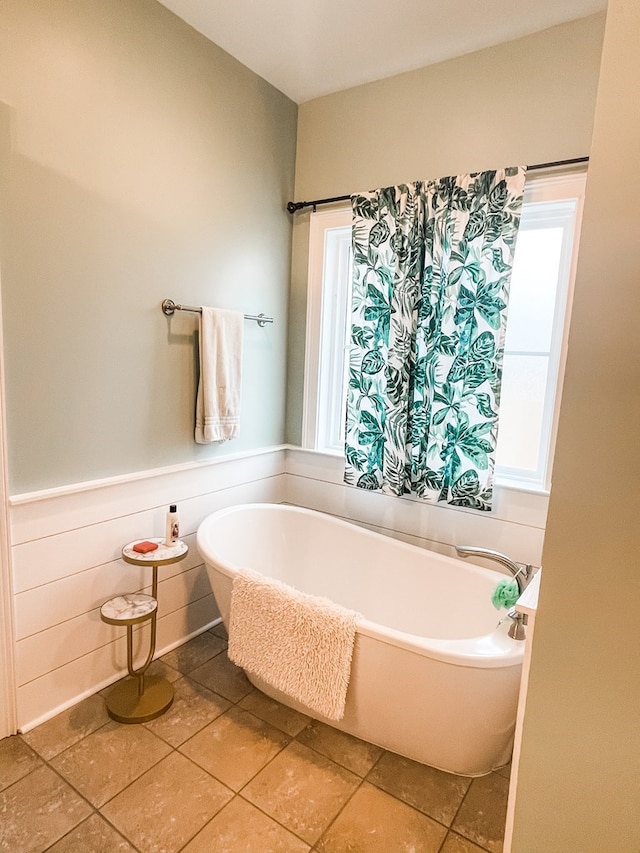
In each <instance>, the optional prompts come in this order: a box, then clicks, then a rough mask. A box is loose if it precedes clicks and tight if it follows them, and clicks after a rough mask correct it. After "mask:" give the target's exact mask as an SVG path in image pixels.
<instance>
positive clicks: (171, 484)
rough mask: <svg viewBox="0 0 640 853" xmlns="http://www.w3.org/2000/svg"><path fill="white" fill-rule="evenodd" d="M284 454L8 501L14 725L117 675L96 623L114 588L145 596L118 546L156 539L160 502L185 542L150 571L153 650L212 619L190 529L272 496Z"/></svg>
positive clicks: (139, 637)
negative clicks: (173, 515) (154, 598)
mask: <svg viewBox="0 0 640 853" xmlns="http://www.w3.org/2000/svg"><path fill="white" fill-rule="evenodd" d="M284 458H285V457H284V450H283V449H282V448H275V449H273V451H272V452H271V453H268V452H264V451H261V452H258V453H256V454H255V455H253V456H249V455H246V454H243V455H242V456H240V457H238V458H235V459H229V458H228V457H225V458H224V459H223V460H221V461H220V462H219V463H217V464H212V463H210V462H208V463H206V464H205V465H203V466H186V468H181V469H167V470H166V471H164V472H153V475H152V476H146V475H143V476H140V475H134V476H132V477H131V478H130V479H129V480H128V481H127V480H126V479H125V478H117V480H116V481H100V482H98V483H95V484H80V485H79V486H78V487H77V489H75V490H74V489H72V488H65V489H61V490H51V491H49V492H46V493H39V494H37V495H30V496H29V495H28V496H19V497H17V498H14V499H13V501H12V504H11V521H12V525H13V526H12V531H13V532H14V533H15V537H14V540H13V543H14V544H13V547H12V568H13V576H14V583H15V591H16V592H15V595H14V614H15V628H16V640H17V642H16V647H15V658H16V671H17V683H18V725H19V726H20V728H21V729H22V730H23V731H24V730H27V729H29V728H31V727H33V725H36V724H37V723H39V722H41V721H43V720H44V719H47V718H48V717H50V716H52V715H53V714H55V713H58V712H59V711H60V710H62V709H63V708H65V707H68V706H70V705H72V704H74V702H76V701H79V700H80V699H81V698H83V697H84V696H86V695H88V694H90V693H92V692H95V691H96V690H99V689H100V688H101V687H103V686H105V685H106V684H108V683H110V682H112V681H114V680H116V679H117V678H119V677H121V676H122V674H123V673H124V672H125V671H126V642H125V637H126V630H125V629H124V628H118V627H116V626H110V625H105V624H104V623H103V622H102V621H101V619H100V606H101V604H102V603H103V602H104V601H106V600H107V599H108V598H111V597H113V596H114V595H117V594H119V593H123V592H134V591H138V590H143V591H145V592H150V589H151V569H150V568H146V567H139V566H131V565H129V564H127V563H125V562H124V561H123V560H122V559H121V551H122V547H123V545H125V544H126V543H128V542H130V541H132V540H134V539H141V538H147V537H153V536H161V535H162V534H163V532H164V520H165V513H166V510H167V506H168V504H169V503H170V502H176V503H178V505H179V511H180V521H181V536H182V537H183V538H184V539H185V541H186V542H187V544H188V545H189V548H190V550H189V554H188V555H187V557H186V558H185V559H184V560H183V561H181V562H179V563H175V564H172V565H171V566H162V567H160V569H159V571H158V581H159V582H158V602H159V606H158V617H159V618H158V637H157V646H156V648H157V655H161V654H163V653H165V652H166V651H168V650H169V649H171V648H174V647H175V646H177V645H180V644H181V643H182V642H185V641H186V640H187V639H188V638H189V637H191V636H194V635H195V634H197V633H199V632H200V631H203V630H206V628H207V627H208V626H209V625H211V624H212V623H213V622H215V620H216V619H217V618H218V611H217V609H216V606H215V601H214V599H213V596H212V594H211V587H210V584H209V580H208V575H207V572H206V569H205V567H204V565H203V563H202V559H201V558H200V555H199V554H198V552H197V548H196V543H195V532H196V530H197V528H198V526H199V524H200V523H201V521H202V520H203V519H204V518H205V517H206V516H207V515H208V514H210V513H211V512H215V511H216V510H218V509H221V508H223V507H226V506H230V505H233V504H237V503H248V502H254V501H256V502H265V501H273V502H276V503H278V502H281V501H282V500H283V499H284V495H283V492H282V487H283V478H284V474H283V471H284ZM189 482H191V487H190V486H189ZM161 502H162V503H161ZM148 633H149V632H148V625H147V626H146V627H145V626H144V625H143V626H140V627H138V628H137V629H136V631H135V645H136V647H139V656H140V657H142V659H144V656H145V649H146V641H147V640H148ZM144 638H146V640H145V639H144Z"/></svg>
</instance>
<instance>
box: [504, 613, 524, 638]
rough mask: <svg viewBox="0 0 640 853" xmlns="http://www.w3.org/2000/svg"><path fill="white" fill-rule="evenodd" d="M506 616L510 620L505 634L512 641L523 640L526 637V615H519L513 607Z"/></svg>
mask: <svg viewBox="0 0 640 853" xmlns="http://www.w3.org/2000/svg"><path fill="white" fill-rule="evenodd" d="M507 616H508V617H509V619H511V620H512V624H511V625H510V626H509V630H508V631H507V634H508V635H509V636H510V637H511V639H512V640H524V639H525V638H526V636H527V632H526V631H525V629H524V626H525V625H526V624H527V614H526V613H520V611H518V610H516V609H515V607H512V608H511V610H509V612H508V613H507Z"/></svg>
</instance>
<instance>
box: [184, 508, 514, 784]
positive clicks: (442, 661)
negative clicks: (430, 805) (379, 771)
mask: <svg viewBox="0 0 640 853" xmlns="http://www.w3.org/2000/svg"><path fill="white" fill-rule="evenodd" d="M197 544H198V548H199V550H200V553H201V555H202V557H203V559H204V561H205V563H206V565H207V569H208V572H209V577H210V581H211V586H212V588H213V592H214V595H215V599H216V603H217V605H218V608H219V610H220V615H221V616H222V620H223V622H224V624H225V625H226V626H227V628H228V626H229V612H230V604H231V590H232V584H233V577H234V575H235V574H236V573H237V572H238V570H240V569H242V568H250V569H252V570H253V571H257V572H260V573H262V574H264V575H266V576H269V577H273V578H278V579H280V580H281V581H283V582H284V583H287V584H289V585H291V586H294V587H295V588H296V589H298V590H300V591H302V592H306V593H309V594H312V595H320V596H326V597H327V598H330V599H331V600H333V601H335V602H336V603H337V604H341V605H342V606H344V607H347V608H350V609H352V610H356V611H358V612H359V613H361V614H362V616H363V618H362V619H361V620H359V622H358V628H357V635H356V641H355V647H354V653H353V662H352V671H351V679H350V682H349V689H348V692H347V701H346V709H345V714H344V717H343V719H342V720H340V721H339V722H336V721H332V720H327V719H324V718H323V717H321V716H319V715H318V714H317V713H315V712H314V711H311V710H310V709H309V708H307V707H305V706H304V705H300V704H299V703H298V702H295V701H294V700H292V699H290V698H289V697H288V696H286V695H284V694H283V693H281V692H280V691H278V690H276V689H274V688H272V687H271V686H270V685H269V684H267V683H265V682H264V681H263V680H262V679H260V678H257V677H256V676H255V675H252V674H251V673H250V672H247V673H246V674H247V677H248V678H249V680H250V681H251V682H252V684H254V685H255V686H256V687H257V688H258V689H260V690H262V691H263V692H264V693H266V694H267V695H268V696H270V697H271V698H273V699H277V700H278V701H280V702H282V703H283V704H285V705H288V706H290V707H293V708H296V709H297V710H299V711H303V712H305V713H307V714H309V715H310V716H312V717H315V718H316V719H320V720H322V721H323V722H326V723H328V724H329V725H333V726H335V727H336V728H339V729H342V730H343V731H346V732H349V733H350V734H352V735H355V736H356V737H359V738H362V739H363V740H366V741H369V742H370V743H374V744H377V745H379V746H381V747H384V748H385V749H389V750H391V751H392V752H396V753H399V754H400V755H403V756H405V757H407V758H411V759H413V760H415V761H419V762H422V763H423V764H429V765H431V766H432V767H437V768H439V769H441V770H446V771H448V772H450V773H458V774H461V775H465V776H480V775H483V774H485V773H488V772H490V771H491V770H493V769H495V768H496V767H500V766H501V765H503V764H506V762H507V761H508V760H509V757H510V753H511V747H512V741H513V732H514V728H515V719H516V706H517V700H518V691H519V683H520V671H521V664H522V657H523V645H524V644H523V643H522V642H521V641H517V640H512V639H510V638H509V637H508V636H507V630H508V625H507V624H506V622H508V621H509V620H506V621H505V622H504V623H503V624H500V625H499V624H498V623H499V622H500V619H501V617H502V616H504V612H502V613H500V612H498V611H497V610H495V609H494V607H493V605H492V604H491V593H492V591H493V588H494V587H495V584H496V583H497V581H498V580H500V579H501V578H503V577H504V575H502V574H500V573H498V572H495V571H492V570H490V569H485V568H481V567H479V566H475V565H473V564H472V563H467V562H463V561H462V560H459V559H454V558H452V557H447V556H443V555H440V554H436V553H435V552H432V551H427V550H425V549H423V548H419V547H416V546H414V545H408V544H406V543H404V542H400V541H398V540H396V539H392V538H390V537H387V536H384V535H382V534H379V533H373V532H371V531H369V530H366V529H364V528H361V527H358V526H356V525H354V524H350V523H348V522H345V521H342V520H340V519H337V518H334V517H333V516H330V515H326V514H324V513H320V512H315V511H313V510H307V509H300V508H298V507H292V506H285V505H276V504H246V505H241V506H235V507H231V508H229V509H224V510H221V511H219V512H216V513H214V514H213V515H210V516H208V517H207V518H206V519H205V520H204V521H203V522H202V524H201V525H200V527H199V529H198V535H197Z"/></svg>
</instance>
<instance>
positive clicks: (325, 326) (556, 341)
mask: <svg viewBox="0 0 640 853" xmlns="http://www.w3.org/2000/svg"><path fill="white" fill-rule="evenodd" d="M585 182H586V173H585V172H584V171H581V172H578V171H576V172H573V173H568V174H562V175H552V176H546V177H544V176H540V177H538V176H530V177H529V178H528V180H527V184H526V187H525V196H524V202H525V204H527V205H529V204H535V203H536V202H548V201H563V200H566V199H575V205H576V208H575V210H576V212H575V227H574V229H573V235H572V239H570V240H569V243H570V245H569V246H565V247H564V249H563V255H562V263H563V265H564V269H565V272H568V275H567V276H566V279H565V283H564V286H561V287H559V288H558V292H557V294H556V310H555V315H554V330H553V341H552V352H551V355H550V359H549V377H550V378H549V380H548V382H547V391H546V395H545V415H544V425H543V430H544V432H543V437H542V440H541V444H543V445H544V451H545V452H544V453H543V454H542V455H543V457H544V458H543V464H542V465H541V466H539V469H538V470H537V471H535V472H532V473H531V474H530V475H526V474H523V472H522V471H520V470H513V469H509V468H506V467H501V468H496V480H495V481H496V485H497V486H508V487H510V488H515V489H518V490H521V491H528V492H533V493H537V494H548V493H549V489H550V487H551V470H552V465H553V453H554V449H555V440H556V433H557V427H558V416H559V409H560V405H559V404H560V398H561V395H562V384H563V376H564V368H565V362H566V356H567V338H568V332H569V322H570V317H571V303H572V299H573V287H574V281H575V271H576V264H577V255H578V245H579V238H580V224H581V220H582V207H583V203H584V191H585ZM350 224H351V207H350V206H349V207H341V208H339V209H332V210H330V211H319V212H316V213H313V214H311V217H310V230H309V269H308V291H307V332H306V354H305V376H304V408H303V424H302V445H303V447H305V448H308V449H312V450H319V451H320V452H323V453H329V454H333V455H336V456H342V455H343V453H344V451H343V441H342V436H340V437H339V441H338V442H335V441H331V440H328V438H327V435H328V433H330V427H329V425H328V423H327V421H326V419H323V415H322V413H323V411H324V412H325V415H326V411H327V410H326V407H325V408H324V409H323V407H321V406H320V405H319V402H320V400H321V399H326V396H327V395H329V396H331V395H330V392H329V389H330V388H331V387H336V384H335V383H337V382H338V381H340V382H341V377H339V376H338V373H339V369H338V359H337V355H338V348H336V347H334V346H329V347H328V349H329V359H328V360H325V359H322V358H321V349H322V344H323V341H324V340H326V338H325V335H326V334H327V333H328V332H329V333H330V332H331V330H332V329H335V328H336V327H337V325H338V323H340V322H342V323H345V324H346V322H347V318H346V317H340V316H339V305H341V304H344V299H345V296H346V295H348V294H345V292H344V290H341V291H339V292H331V291H330V290H329V288H328V287H325V283H326V282H325V279H326V280H329V278H330V275H331V274H332V272H334V271H331V270H329V269H328V268H327V269H326V270H325V266H326V258H327V256H328V255H329V254H330V253H329V252H328V248H329V246H330V242H331V239H332V235H333V234H335V233H336V230H337V229H344V228H346V227H349V226H350ZM567 240H568V237H567V235H565V243H566V242H567ZM349 242H350V241H349ZM337 263H338V264H339V263H344V252H343V253H342V255H341V256H340V260H339V261H337ZM335 280H336V279H335V278H334V281H335ZM347 317H348V306H347ZM329 337H330V338H331V339H333V335H332V334H329ZM345 346H348V340H347V339H346V340H345ZM335 398H337V395H335V394H334V395H333V406H334V413H335V405H336V401H335ZM551 400H552V401H553V402H551ZM342 420H343V419H342ZM342 420H341V422H342Z"/></svg>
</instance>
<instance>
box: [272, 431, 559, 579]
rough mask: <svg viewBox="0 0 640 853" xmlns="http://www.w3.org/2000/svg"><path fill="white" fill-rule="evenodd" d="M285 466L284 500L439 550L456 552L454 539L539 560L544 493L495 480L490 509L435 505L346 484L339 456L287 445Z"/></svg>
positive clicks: (528, 561) (542, 528) (537, 561)
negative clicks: (495, 484)
mask: <svg viewBox="0 0 640 853" xmlns="http://www.w3.org/2000/svg"><path fill="white" fill-rule="evenodd" d="M286 472H287V473H286V476H285V485H284V494H285V500H286V502H287V503H291V504H296V505H297V506H303V507H307V508H309V509H317V510H321V511H323V512H329V513H332V514H333V515H338V516H340V517H341V518H344V519H346V520H348V521H353V522H355V523H357V524H362V525H364V526H366V527H370V528H371V529H373V530H378V531H379V532H381V533H385V534H387V535H389V536H394V537H396V538H398V539H402V540H404V541H405V542H411V543H412V544H415V545H419V546H421V547H424V548H430V549H431V550H433V551H438V552H440V553H444V554H450V555H453V554H455V549H454V546H455V545H456V544H458V545H464V544H466V545H476V546H481V547H484V548H493V549H494V550H498V551H502V552H503V553H505V554H508V555H509V556H510V557H511V558H512V559H514V560H519V561H521V562H526V563H533V564H535V565H539V564H540V560H541V555H542V543H543V540H544V528H545V523H546V516H547V505H548V500H549V499H548V496H547V495H545V494H536V493H531V492H524V491H519V490H516V489H512V488H506V487H502V486H497V487H496V488H495V490H494V499H495V505H494V509H493V511H492V512H491V513H482V512H476V511H473V510H464V509H459V508H452V507H446V506H442V505H438V506H434V505H432V504H427V503H425V502H424V501H421V500H418V499H415V498H396V497H389V496H388V495H383V494H382V493H380V492H368V491H366V490H364V489H357V488H355V487H353V486H347V485H345V484H344V483H343V480H342V477H343V460H342V458H341V457H340V456H337V455H332V454H327V453H318V452H317V451H311V450H304V449H301V448H291V447H290V448H288V450H287V460H286ZM486 565H492V568H498V567H497V566H496V564H495V563H493V564H489V563H487V564H486Z"/></svg>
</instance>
